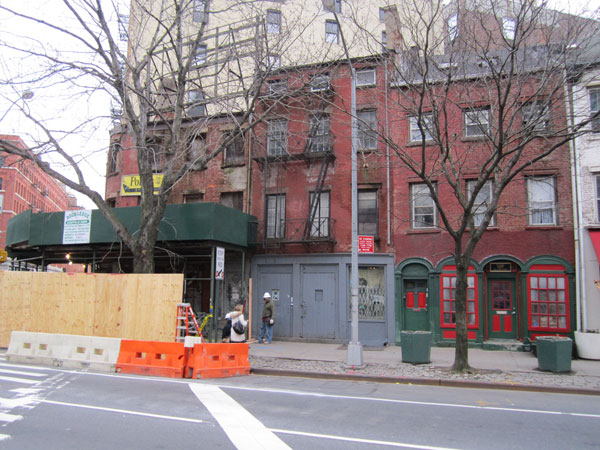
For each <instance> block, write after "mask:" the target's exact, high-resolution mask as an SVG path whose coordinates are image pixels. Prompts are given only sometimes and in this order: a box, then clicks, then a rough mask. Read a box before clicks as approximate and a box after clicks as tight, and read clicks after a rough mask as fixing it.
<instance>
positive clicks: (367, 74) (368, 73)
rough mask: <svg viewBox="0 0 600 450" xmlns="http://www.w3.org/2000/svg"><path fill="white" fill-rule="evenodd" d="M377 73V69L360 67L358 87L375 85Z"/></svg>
mask: <svg viewBox="0 0 600 450" xmlns="http://www.w3.org/2000/svg"><path fill="white" fill-rule="evenodd" d="M376 83H377V74H376V72H375V69H360V70H357V71H356V87H361V86H375V84H376Z"/></svg>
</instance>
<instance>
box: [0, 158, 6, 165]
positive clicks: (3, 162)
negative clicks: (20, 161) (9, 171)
mask: <svg viewBox="0 0 600 450" xmlns="http://www.w3.org/2000/svg"><path fill="white" fill-rule="evenodd" d="M5 165H6V156H0V167H5Z"/></svg>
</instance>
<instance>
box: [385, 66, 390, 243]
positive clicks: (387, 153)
mask: <svg viewBox="0 0 600 450" xmlns="http://www.w3.org/2000/svg"><path fill="white" fill-rule="evenodd" d="M384 69H385V170H386V174H385V175H386V186H387V195H386V197H387V198H386V202H387V205H386V208H387V211H386V213H387V245H391V242H392V224H391V223H390V222H391V216H392V213H391V208H390V196H391V193H392V189H391V186H390V144H389V138H390V121H389V111H388V94H389V86H388V60H387V58H386V60H385V67H384Z"/></svg>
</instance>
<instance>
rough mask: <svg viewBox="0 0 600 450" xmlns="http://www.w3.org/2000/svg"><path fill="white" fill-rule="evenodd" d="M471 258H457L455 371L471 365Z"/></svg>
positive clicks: (466, 369)
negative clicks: (469, 323) (469, 307)
mask: <svg viewBox="0 0 600 450" xmlns="http://www.w3.org/2000/svg"><path fill="white" fill-rule="evenodd" d="M468 270H469V258H465V257H464V256H462V257H461V258H456V291H455V295H456V298H455V302H454V307H455V309H456V311H455V314H456V344H455V353H454V365H453V366H452V370H453V371H454V372H466V371H468V370H469V369H470V368H471V367H470V366H469V349H468V346H469V342H468V339H467V273H468Z"/></svg>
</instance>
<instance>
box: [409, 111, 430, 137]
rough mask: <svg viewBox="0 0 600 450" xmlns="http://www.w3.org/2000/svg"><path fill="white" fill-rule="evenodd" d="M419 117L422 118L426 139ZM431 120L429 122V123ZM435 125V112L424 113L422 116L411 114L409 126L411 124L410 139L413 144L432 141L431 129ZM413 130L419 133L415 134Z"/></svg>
mask: <svg viewBox="0 0 600 450" xmlns="http://www.w3.org/2000/svg"><path fill="white" fill-rule="evenodd" d="M419 117H420V118H421V119H422V120H421V122H422V123H423V128H424V130H423V131H424V132H425V141H423V135H422V134H421V129H420V128H419V122H418V119H419ZM427 122H429V123H427ZM432 125H433V113H423V114H421V115H420V116H410V117H409V118H408V126H409V140H410V143H411V144H422V143H423V142H431V141H433V136H432V135H431V132H430V130H429V129H431V128H432ZM413 132H414V133H416V134H418V136H417V135H413Z"/></svg>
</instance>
